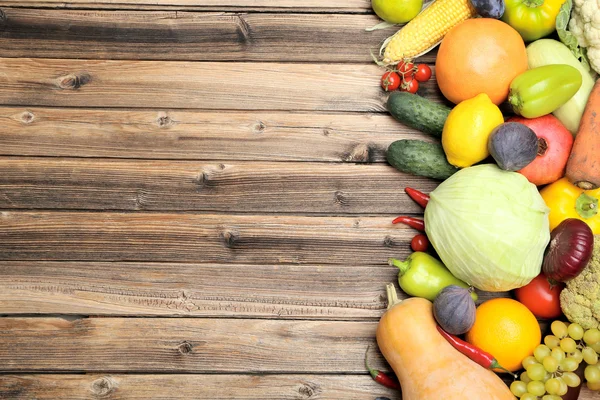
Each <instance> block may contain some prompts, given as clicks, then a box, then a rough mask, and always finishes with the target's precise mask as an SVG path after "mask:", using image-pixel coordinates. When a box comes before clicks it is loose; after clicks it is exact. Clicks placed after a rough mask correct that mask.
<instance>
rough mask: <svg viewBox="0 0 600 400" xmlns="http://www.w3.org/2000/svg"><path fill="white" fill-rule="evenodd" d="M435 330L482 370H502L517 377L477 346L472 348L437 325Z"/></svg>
mask: <svg viewBox="0 0 600 400" xmlns="http://www.w3.org/2000/svg"><path fill="white" fill-rule="evenodd" d="M437 330H438V331H439V332H440V334H441V335H442V336H443V337H444V338H445V339H446V340H447V341H448V343H450V344H451V345H452V347H454V348H455V349H456V350H458V351H460V352H461V353H462V354H464V355H465V356H467V357H469V358H470V359H471V360H473V361H475V362H476V363H477V364H479V365H481V366H482V367H484V368H488V369H502V370H504V371H506V372H508V373H509V374H511V375H512V376H514V377H515V378H516V377H517V376H516V375H515V374H513V373H512V372H511V371H509V370H507V369H506V368H504V367H503V366H502V365H500V363H498V360H496V359H495V358H494V356H493V355H491V354H490V353H487V352H485V351H483V350H481V349H480V348H479V347H477V346H473V345H472V344H470V343H467V342H465V341H464V340H461V339H459V338H458V337H456V336H454V335H451V334H449V333H448V332H446V331H445V330H443V329H442V328H441V327H440V326H439V325H437Z"/></svg>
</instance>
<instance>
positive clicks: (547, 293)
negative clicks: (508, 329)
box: [515, 274, 565, 319]
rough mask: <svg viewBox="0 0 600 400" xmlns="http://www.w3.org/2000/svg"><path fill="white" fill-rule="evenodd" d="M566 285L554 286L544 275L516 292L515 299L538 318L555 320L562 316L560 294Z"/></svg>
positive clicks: (558, 284)
mask: <svg viewBox="0 0 600 400" xmlns="http://www.w3.org/2000/svg"><path fill="white" fill-rule="evenodd" d="M564 287H565V284H564V283H557V284H556V285H554V286H552V285H551V284H550V282H549V281H548V278H547V277H546V276H545V275H544V274H540V275H538V276H537V277H535V278H533V280H532V281H531V282H529V283H528V284H527V285H525V286H523V287H521V288H519V289H516V290H515V297H516V298H517V300H519V301H520V302H521V303H523V304H524V305H525V307H527V308H529V311H531V312H532V313H533V315H535V316H536V317H538V318H547V319H554V318H558V317H560V316H561V315H562V311H561V309H560V292H561V290H563V288H564Z"/></svg>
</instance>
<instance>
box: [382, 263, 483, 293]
mask: <svg viewBox="0 0 600 400" xmlns="http://www.w3.org/2000/svg"><path fill="white" fill-rule="evenodd" d="M389 264H390V265H391V266H395V267H397V268H398V269H399V271H398V283H399V284H400V288H401V289H402V290H404V292H405V293H406V294H408V295H409V296H415V297H423V298H425V299H427V300H430V301H433V300H434V299H435V297H436V296H437V295H438V293H439V292H440V291H441V290H442V289H443V288H445V287H446V286H450V285H457V286H460V287H464V288H468V287H469V285H467V284H466V283H464V282H463V281H461V280H460V279H458V278H456V277H455V276H454V275H452V273H451V272H450V271H448V269H447V268H446V266H445V265H444V264H442V263H441V262H440V261H438V260H437V259H436V258H433V257H432V256H430V255H429V254H427V253H423V252H420V251H415V252H414V253H412V254H411V255H410V256H409V257H408V258H407V259H406V261H400V260H396V259H395V258H390V259H389ZM471 297H472V298H473V300H477V293H475V292H472V293H471Z"/></svg>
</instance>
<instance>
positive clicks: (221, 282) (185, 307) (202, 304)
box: [0, 261, 507, 320]
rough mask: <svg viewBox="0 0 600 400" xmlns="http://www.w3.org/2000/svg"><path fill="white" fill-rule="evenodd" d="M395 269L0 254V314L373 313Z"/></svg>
mask: <svg viewBox="0 0 600 400" xmlns="http://www.w3.org/2000/svg"><path fill="white" fill-rule="evenodd" d="M397 275H398V271H397V269H396V268H393V267H387V266H385V265H380V266H376V267H362V266H326V265H308V266H289V265H223V264H211V265H206V264H172V263H106V262H43V261H37V262H33V261H32V262H22V261H21V262H20V261H4V262H0V276H2V279H1V280H0V314H46V313H49V314H68V315H73V314H75V315H109V316H133V315H144V316H195V317H196V316H198V317H200V316H201V317H223V316H227V317H253V318H278V319H282V318H284V319H294V318H303V319H327V318H329V319H336V320H359V319H378V318H379V317H380V316H381V315H382V314H383V312H384V310H385V308H386V307H387V302H386V299H385V297H386V296H385V284H386V283H389V282H395V281H396V279H397ZM398 294H399V296H400V297H401V298H402V297H404V293H403V292H402V291H401V290H399V291H398ZM501 296H507V294H505V293H502V294H500V293H486V292H479V301H480V302H483V301H485V300H487V299H490V298H493V297H501Z"/></svg>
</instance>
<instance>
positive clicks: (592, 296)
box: [560, 1, 600, 329]
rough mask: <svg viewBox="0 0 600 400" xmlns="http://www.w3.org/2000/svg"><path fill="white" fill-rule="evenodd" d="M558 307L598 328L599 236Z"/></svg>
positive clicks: (581, 322) (571, 317)
mask: <svg viewBox="0 0 600 400" xmlns="http://www.w3.org/2000/svg"><path fill="white" fill-rule="evenodd" d="M593 3H596V2H595V1H593ZM599 15H600V14H599ZM599 18H600V17H599ZM599 32H600V31H599ZM560 306H561V308H562V310H563V313H564V314H565V316H566V317H567V318H568V319H569V321H571V322H577V323H578V324H579V325H581V326H582V327H583V328H584V329H591V328H598V327H599V326H600V235H596V236H594V252H593V253H592V258H591V259H590V262H589V263H588V265H587V266H586V267H585V268H584V270H583V271H581V273H580V274H579V275H577V276H576V277H575V278H573V279H571V280H569V281H567V287H566V288H565V289H563V290H562V292H561V293H560Z"/></svg>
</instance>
